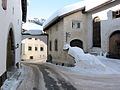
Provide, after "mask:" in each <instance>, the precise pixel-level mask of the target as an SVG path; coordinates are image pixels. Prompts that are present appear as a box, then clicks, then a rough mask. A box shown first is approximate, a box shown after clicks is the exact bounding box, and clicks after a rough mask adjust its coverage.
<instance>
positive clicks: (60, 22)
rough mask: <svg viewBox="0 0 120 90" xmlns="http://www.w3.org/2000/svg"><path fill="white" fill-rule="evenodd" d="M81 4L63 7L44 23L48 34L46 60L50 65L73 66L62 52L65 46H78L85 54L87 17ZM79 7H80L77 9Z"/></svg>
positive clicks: (72, 62)
mask: <svg viewBox="0 0 120 90" xmlns="http://www.w3.org/2000/svg"><path fill="white" fill-rule="evenodd" d="M82 3H83V2H80V3H77V4H73V5H70V6H66V7H64V8H63V9H61V10H59V12H56V13H55V14H54V15H56V16H54V15H53V16H52V18H50V19H48V20H47V22H45V24H44V31H45V32H46V33H47V34H48V60H49V61H51V62H52V63H55V64H60V65H67V66H71V65H74V60H73V59H72V58H71V57H69V56H68V54H67V51H65V50H63V47H64V45H65V44H70V45H71V46H78V47H80V48H83V49H84V51H85V52H87V47H88V46H87V45H88V42H87V40H88V37H87V36H88V32H87V27H86V24H87V22H86V21H87V15H86V14H84V10H85V7H84V4H83V5H82ZM79 5H82V6H80V7H78V6H79ZM76 6H77V7H76ZM60 12H62V13H60ZM57 14H58V15H57Z"/></svg>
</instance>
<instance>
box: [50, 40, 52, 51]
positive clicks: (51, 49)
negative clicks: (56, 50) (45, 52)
mask: <svg viewBox="0 0 120 90" xmlns="http://www.w3.org/2000/svg"><path fill="white" fill-rule="evenodd" d="M49 49H50V51H52V41H50V45H49Z"/></svg>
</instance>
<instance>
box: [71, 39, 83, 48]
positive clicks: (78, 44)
mask: <svg viewBox="0 0 120 90" xmlns="http://www.w3.org/2000/svg"><path fill="white" fill-rule="evenodd" d="M70 46H71V47H75V46H77V47H80V48H82V49H83V42H82V41H81V40H79V39H74V40H72V41H71V42H70Z"/></svg>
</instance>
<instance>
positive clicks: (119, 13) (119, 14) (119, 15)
mask: <svg viewBox="0 0 120 90" xmlns="http://www.w3.org/2000/svg"><path fill="white" fill-rule="evenodd" d="M113 18H120V10H117V11H113Z"/></svg>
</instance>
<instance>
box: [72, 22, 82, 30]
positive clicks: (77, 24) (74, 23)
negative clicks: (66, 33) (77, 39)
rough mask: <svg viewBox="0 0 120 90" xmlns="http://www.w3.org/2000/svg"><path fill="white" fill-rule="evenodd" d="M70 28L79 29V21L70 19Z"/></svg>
mask: <svg viewBox="0 0 120 90" xmlns="http://www.w3.org/2000/svg"><path fill="white" fill-rule="evenodd" d="M72 29H80V22H79V21H72Z"/></svg>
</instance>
